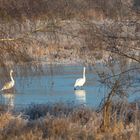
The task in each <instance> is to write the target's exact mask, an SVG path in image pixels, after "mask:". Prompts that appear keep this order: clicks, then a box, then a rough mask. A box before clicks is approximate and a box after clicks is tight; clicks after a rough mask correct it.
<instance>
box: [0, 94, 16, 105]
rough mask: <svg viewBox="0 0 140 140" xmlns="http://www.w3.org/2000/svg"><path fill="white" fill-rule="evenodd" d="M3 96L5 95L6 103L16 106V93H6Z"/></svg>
mask: <svg viewBox="0 0 140 140" xmlns="http://www.w3.org/2000/svg"><path fill="white" fill-rule="evenodd" d="M2 96H3V97H4V102H5V104H7V105H9V106H10V107H14V94H12V93H4V94H2Z"/></svg>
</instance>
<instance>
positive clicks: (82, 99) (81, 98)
mask: <svg viewBox="0 0 140 140" xmlns="http://www.w3.org/2000/svg"><path fill="white" fill-rule="evenodd" d="M74 93H75V95H76V100H77V101H78V102H79V103H86V91H85V90H75V91H74Z"/></svg>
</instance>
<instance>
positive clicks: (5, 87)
mask: <svg viewBox="0 0 140 140" xmlns="http://www.w3.org/2000/svg"><path fill="white" fill-rule="evenodd" d="M12 74H13V70H10V78H11V81H9V82H7V83H5V85H4V86H3V88H2V89H1V90H0V91H3V90H8V89H11V88H12V87H14V85H15V81H14V79H13V75H12Z"/></svg>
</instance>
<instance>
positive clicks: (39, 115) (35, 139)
mask: <svg viewBox="0 0 140 140" xmlns="http://www.w3.org/2000/svg"><path fill="white" fill-rule="evenodd" d="M132 109H134V108H133V107H132V105H131V106H130V105H128V108H127V112H125V115H124V116H123V117H119V113H118V112H117V113H116V114H112V116H111V117H112V119H111V122H110V125H109V127H108V129H107V130H105V131H103V130H102V127H101V126H102V122H103V121H104V118H103V112H102V111H101V112H97V111H95V110H93V109H89V108H87V107H84V106H72V105H67V104H62V103H58V104H55V105H31V106H30V107H28V108H26V109H22V110H20V111H19V110H18V111H17V110H15V109H14V110H12V111H8V112H7V111H1V114H0V122H1V123H0V140H115V139H119V140H138V139H139V138H140V137H139V135H140V133H139V132H140V131H139V129H140V122H139V118H138V116H139V115H138V114H139V110H138V111H137V114H136V111H135V109H134V110H133V111H132Z"/></svg>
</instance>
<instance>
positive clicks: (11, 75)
mask: <svg viewBox="0 0 140 140" xmlns="http://www.w3.org/2000/svg"><path fill="white" fill-rule="evenodd" d="M10 77H11V80H12V82H15V81H14V79H13V75H12V73H10Z"/></svg>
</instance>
